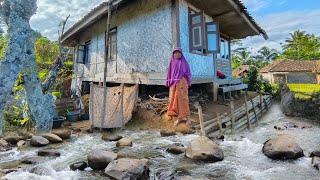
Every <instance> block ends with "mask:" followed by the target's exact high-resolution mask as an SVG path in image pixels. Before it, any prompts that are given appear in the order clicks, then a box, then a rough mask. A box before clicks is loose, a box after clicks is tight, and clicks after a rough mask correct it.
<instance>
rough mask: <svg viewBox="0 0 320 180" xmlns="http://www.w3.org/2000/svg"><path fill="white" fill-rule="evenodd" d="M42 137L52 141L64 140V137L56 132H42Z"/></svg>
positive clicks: (59, 141)
mask: <svg viewBox="0 0 320 180" xmlns="http://www.w3.org/2000/svg"><path fill="white" fill-rule="evenodd" d="M42 137H44V138H46V139H48V140H49V141H50V142H51V143H61V142H62V139H61V138H60V137H59V136H57V135H55V134H51V133H45V134H42Z"/></svg>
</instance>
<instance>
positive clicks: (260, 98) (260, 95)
mask: <svg viewBox="0 0 320 180" xmlns="http://www.w3.org/2000/svg"><path fill="white" fill-rule="evenodd" d="M259 102H260V111H261V112H262V108H263V106H262V94H261V91H259ZM261 118H262V113H261Z"/></svg>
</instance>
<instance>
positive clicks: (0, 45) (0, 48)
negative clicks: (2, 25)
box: [0, 35, 8, 60]
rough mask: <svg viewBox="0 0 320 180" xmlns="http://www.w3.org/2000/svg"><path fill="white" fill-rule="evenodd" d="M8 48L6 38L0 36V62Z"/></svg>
mask: <svg viewBox="0 0 320 180" xmlns="http://www.w3.org/2000/svg"><path fill="white" fill-rule="evenodd" d="M7 46H8V38H7V36H3V35H1V36H0V60H1V59H2V58H3V57H4V54H5V52H6V49H7Z"/></svg>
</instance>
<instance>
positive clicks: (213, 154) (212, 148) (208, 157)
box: [186, 137, 224, 162]
mask: <svg viewBox="0 0 320 180" xmlns="http://www.w3.org/2000/svg"><path fill="white" fill-rule="evenodd" d="M186 156H187V157H188V158H190V159H193V160H201V161H206V162H217V161H222V160H223V158H224V154H223V151H222V149H221V148H220V147H219V146H218V145H217V144H216V143H214V142H213V141H212V140H210V139H209V138H207V137H199V138H196V139H194V140H193V141H191V143H190V145H189V146H188V147H187V150H186Z"/></svg>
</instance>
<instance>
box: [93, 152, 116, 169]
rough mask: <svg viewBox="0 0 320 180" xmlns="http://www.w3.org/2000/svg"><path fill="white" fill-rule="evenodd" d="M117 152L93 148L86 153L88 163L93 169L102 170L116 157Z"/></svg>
mask: <svg viewBox="0 0 320 180" xmlns="http://www.w3.org/2000/svg"><path fill="white" fill-rule="evenodd" d="M117 157H118V156H117V154H116V153H113V152H109V151H106V150H93V151H91V152H90V153H89V155H88V164H89V166H90V167H91V168H92V169H94V170H102V169H104V168H106V167H107V166H108V164H109V163H110V162H112V161H114V160H115V159H117Z"/></svg>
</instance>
